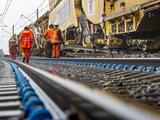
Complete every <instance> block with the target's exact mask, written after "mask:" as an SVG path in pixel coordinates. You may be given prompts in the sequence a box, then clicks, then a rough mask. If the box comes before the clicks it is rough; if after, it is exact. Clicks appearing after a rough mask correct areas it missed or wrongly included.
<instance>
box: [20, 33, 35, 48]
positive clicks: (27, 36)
mask: <svg viewBox="0 0 160 120" xmlns="http://www.w3.org/2000/svg"><path fill="white" fill-rule="evenodd" d="M32 39H33V33H32V31H31V30H23V31H22V32H21V33H20V46H21V48H31V47H32Z"/></svg>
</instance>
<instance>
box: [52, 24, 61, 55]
mask: <svg viewBox="0 0 160 120" xmlns="http://www.w3.org/2000/svg"><path fill="white" fill-rule="evenodd" d="M51 42H52V44H53V51H52V57H54V58H58V57H60V53H61V44H64V42H63V38H62V35H61V30H60V29H59V25H58V23H57V22H56V23H54V32H53V38H52V41H51Z"/></svg>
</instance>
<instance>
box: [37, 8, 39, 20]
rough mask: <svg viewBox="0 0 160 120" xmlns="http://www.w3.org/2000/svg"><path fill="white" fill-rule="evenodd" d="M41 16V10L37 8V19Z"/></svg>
mask: <svg viewBox="0 0 160 120" xmlns="http://www.w3.org/2000/svg"><path fill="white" fill-rule="evenodd" d="M38 18H39V10H38V9H37V19H38Z"/></svg>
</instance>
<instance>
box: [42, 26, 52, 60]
mask: <svg viewBox="0 0 160 120" xmlns="http://www.w3.org/2000/svg"><path fill="white" fill-rule="evenodd" d="M53 27H54V26H53V24H50V25H49V28H48V29H47V30H46V31H45V33H44V38H45V39H46V40H47V41H46V53H47V56H48V58H51V57H52V49H53V47H52V46H53V45H52V43H51V41H52V39H53V34H54V28H53Z"/></svg>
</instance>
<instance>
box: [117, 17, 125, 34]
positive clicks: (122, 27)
mask: <svg viewBox="0 0 160 120" xmlns="http://www.w3.org/2000/svg"><path fill="white" fill-rule="evenodd" d="M118 32H119V33H121V32H125V24H124V20H122V21H119V22H118Z"/></svg>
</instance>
